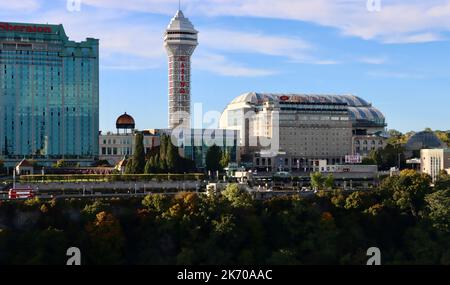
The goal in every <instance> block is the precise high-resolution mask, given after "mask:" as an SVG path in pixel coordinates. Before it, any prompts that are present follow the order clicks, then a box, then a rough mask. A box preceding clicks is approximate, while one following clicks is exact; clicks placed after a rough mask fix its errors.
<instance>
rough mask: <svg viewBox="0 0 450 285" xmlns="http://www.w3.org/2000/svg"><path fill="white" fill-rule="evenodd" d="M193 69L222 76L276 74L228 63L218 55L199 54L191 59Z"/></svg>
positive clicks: (267, 70)
mask: <svg viewBox="0 0 450 285" xmlns="http://www.w3.org/2000/svg"><path fill="white" fill-rule="evenodd" d="M193 65H194V68H198V69H201V70H206V71H210V72H214V73H216V74H219V75H223V76H244V77H258V76H269V75H273V74H276V73H277V71H274V70H270V69H260V68H251V67H245V66H243V65H241V64H238V63H235V62H232V61H229V60H228V59H227V58H226V57H225V56H222V55H218V54H199V55H197V56H195V57H194V58H193Z"/></svg>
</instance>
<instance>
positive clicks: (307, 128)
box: [219, 92, 386, 171]
mask: <svg viewBox="0 0 450 285" xmlns="http://www.w3.org/2000/svg"><path fill="white" fill-rule="evenodd" d="M219 126H220V128H224V129H233V130H239V133H240V138H239V146H240V147H241V149H242V154H244V155H250V156H252V160H253V163H254V167H255V168H256V169H258V170H262V171H281V170H284V171H310V170H311V169H312V168H313V166H314V163H315V162H317V161H319V160H325V161H326V164H328V165H339V164H343V163H344V162H345V157H346V156H348V155H361V156H364V155H367V154H368V153H369V152H370V151H371V150H373V149H380V148H383V147H384V145H385V139H386V138H385V137H384V136H382V135H381V134H382V133H383V132H384V131H385V127H386V122H385V118H384V116H383V114H382V113H381V112H380V111H379V110H378V109H376V108H375V107H373V106H372V105H371V104H370V103H368V102H366V101H365V100H363V99H362V98H359V97H356V96H351V95H304V94H271V93H255V92H251V93H245V94H242V95H240V96H238V97H236V98H235V99H234V100H232V101H231V103H230V104H228V106H227V107H226V108H225V110H224V111H223V113H222V116H221V118H220V124H219ZM264 144H265V145H264ZM268 144H269V145H268Z"/></svg>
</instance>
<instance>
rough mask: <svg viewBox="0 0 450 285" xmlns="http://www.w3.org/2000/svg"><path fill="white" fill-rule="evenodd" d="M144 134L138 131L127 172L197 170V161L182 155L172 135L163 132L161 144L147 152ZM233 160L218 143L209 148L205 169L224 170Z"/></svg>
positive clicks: (149, 172) (146, 172) (181, 171)
mask: <svg viewBox="0 0 450 285" xmlns="http://www.w3.org/2000/svg"><path fill="white" fill-rule="evenodd" d="M143 140H144V136H143V134H142V133H137V134H136V137H135V147H134V151H133V156H132V157H131V158H130V159H129V160H128V162H127V165H126V169H125V173H126V174H143V173H145V174H151V173H183V172H194V171H197V166H196V164H195V162H194V161H193V160H191V159H189V158H184V157H182V156H180V154H179V150H178V147H177V146H175V145H174V144H173V143H172V140H171V138H170V136H167V135H165V134H163V135H162V136H161V137H160V145H159V147H156V148H154V149H152V150H151V151H150V153H148V154H146V153H145V149H144V142H143ZM230 162H231V156H230V153H229V152H226V151H225V152H222V150H221V148H220V147H218V146H217V145H215V144H214V145H212V146H211V147H209V148H208V150H207V153H206V158H205V165H204V166H205V169H206V170H209V171H222V170H223V169H224V168H225V167H227V166H228V164H229V163H230Z"/></svg>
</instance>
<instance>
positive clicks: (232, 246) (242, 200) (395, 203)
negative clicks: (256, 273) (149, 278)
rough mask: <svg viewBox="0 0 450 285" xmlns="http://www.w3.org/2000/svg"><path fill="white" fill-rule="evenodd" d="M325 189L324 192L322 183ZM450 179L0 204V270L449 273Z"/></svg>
mask: <svg viewBox="0 0 450 285" xmlns="http://www.w3.org/2000/svg"><path fill="white" fill-rule="evenodd" d="M319 180H320V181H319V182H320V183H324V184H325V182H324V181H322V180H321V179H319ZM449 206H450V177H449V176H448V175H446V176H444V175H442V176H441V177H440V179H439V180H438V181H437V182H436V183H435V186H434V187H431V186H430V177H429V176H427V175H423V174H418V173H416V172H414V171H403V172H401V173H400V175H398V176H393V177H388V178H386V179H385V180H383V181H382V183H381V185H380V186H379V187H378V188H377V189H375V190H374V191H367V192H366V191H364V192H352V193H346V192H342V191H340V190H333V191H318V193H317V194H316V195H314V196H313V197H310V198H305V197H301V196H297V195H293V196H284V197H277V198H272V199H270V200H254V199H252V197H251V196H250V195H249V193H248V192H246V191H244V190H242V189H240V188H239V187H238V185H237V184H230V185H229V186H228V187H227V189H226V190H225V191H224V192H222V193H221V194H220V195H205V194H198V193H186V192H183V193H179V194H178V195H176V196H167V195H161V194H153V195H148V196H146V197H145V198H143V199H138V198H132V199H122V200H117V199H96V200H77V199H72V200H51V201H39V200H28V201H15V202H12V201H10V202H2V203H1V204H0V264H2V265H4V264H65V262H66V259H67V256H66V250H67V248H69V247H72V246H76V247H78V248H80V250H81V255H82V264H179V265H190V264H193V265H201V264H213V265H214V264H217V265H219V264H220V265H233V264H239V265H245V264H260V265H261V264H262V265H264V264H267V265H278V264H282V265H299V264H342V265H348V264H356V265H358V264H359V265H363V264H365V263H366V261H367V258H368V257H367V255H366V252H367V249H368V248H370V247H378V248H379V249H380V250H381V262H382V264H446V265H449V264H450V207H449Z"/></svg>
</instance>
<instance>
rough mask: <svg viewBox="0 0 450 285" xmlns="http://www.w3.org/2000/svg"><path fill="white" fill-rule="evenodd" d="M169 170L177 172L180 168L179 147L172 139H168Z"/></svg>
mask: <svg viewBox="0 0 450 285" xmlns="http://www.w3.org/2000/svg"><path fill="white" fill-rule="evenodd" d="M166 163H167V170H168V171H170V172H177V170H178V169H179V168H180V166H179V165H178V163H179V154H178V148H177V147H176V146H174V145H173V144H172V141H170V140H168V143H167V153H166Z"/></svg>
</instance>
